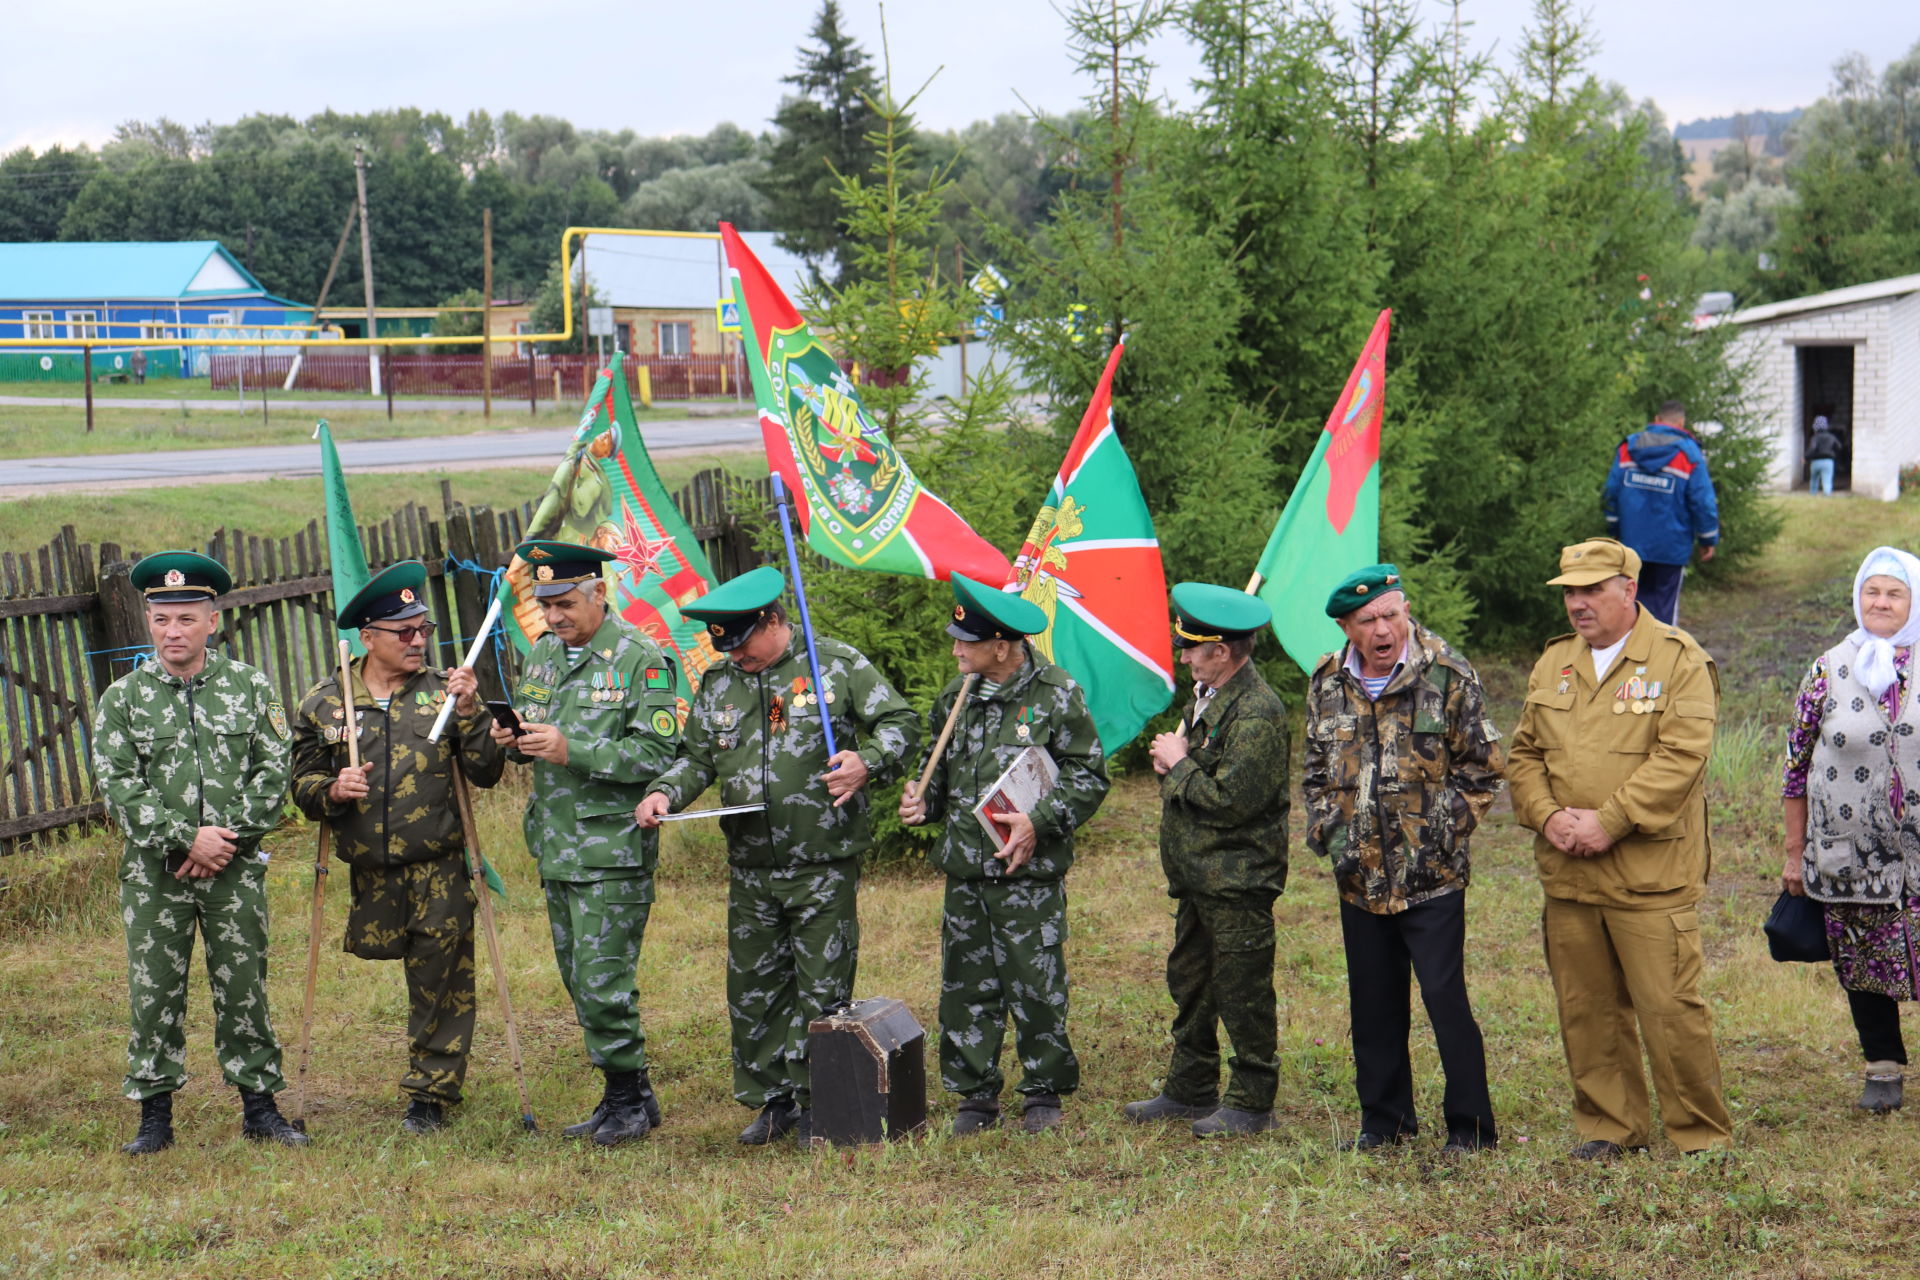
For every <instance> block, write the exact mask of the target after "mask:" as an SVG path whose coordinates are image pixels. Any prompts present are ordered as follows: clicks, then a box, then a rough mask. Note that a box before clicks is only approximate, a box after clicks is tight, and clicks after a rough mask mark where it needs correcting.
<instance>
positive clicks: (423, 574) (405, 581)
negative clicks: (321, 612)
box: [335, 560, 427, 630]
mask: <svg viewBox="0 0 1920 1280" xmlns="http://www.w3.org/2000/svg"><path fill="white" fill-rule="evenodd" d="M426 611H427V566H425V565H424V564H421V563H420V562H419V561H418V560H402V561H401V562H400V563H399V564H396V565H390V566H388V567H387V568H385V569H382V570H381V571H380V572H379V573H377V574H375V575H374V576H373V579H372V580H371V581H370V582H368V583H367V585H366V586H364V587H362V588H360V589H359V590H358V591H356V592H354V593H353V598H352V599H351V600H349V601H347V603H346V606H345V607H344V608H342V609H341V610H340V612H339V615H338V617H337V618H336V619H335V620H336V621H337V622H338V623H339V624H340V626H341V627H343V628H346V629H348V630H352V629H354V628H357V627H364V626H366V625H367V624H368V623H369V622H388V621H397V620H399V619H402V618H417V617H419V616H420V615H421V614H423V613H425V612H426Z"/></svg>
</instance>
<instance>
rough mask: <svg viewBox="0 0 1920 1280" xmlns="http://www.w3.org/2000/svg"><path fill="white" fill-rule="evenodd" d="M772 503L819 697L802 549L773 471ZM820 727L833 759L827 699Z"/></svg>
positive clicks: (782, 482)
mask: <svg viewBox="0 0 1920 1280" xmlns="http://www.w3.org/2000/svg"><path fill="white" fill-rule="evenodd" d="M773 505H774V508H775V509H776V510H777V511H778V512H779V513H780V537H781V538H782V539H784V540H785V542H786V544H787V572H788V573H789V574H790V575H791V576H792V578H793V598H794V602H795V603H796V604H798V605H799V606H800V635H801V637H802V638H803V639H804V640H806V642H807V670H808V671H809V672H811V673H812V674H813V696H814V697H816V698H820V697H822V696H823V693H824V691H825V689H826V685H825V683H824V682H823V681H822V680H821V679H820V654H819V651H818V650H817V649H816V648H815V647H814V643H813V619H812V618H811V617H809V616H808V614H807V588H806V584H804V583H802V582H801V581H800V552H799V551H798V550H797V549H796V548H795V547H794V545H793V517H792V515H791V514H790V513H789V512H788V510H787V484H786V481H785V480H782V479H781V478H780V473H779V472H778V471H775V472H774V473H773ZM820 729H821V731H822V732H823V733H825V734H826V738H827V758H828V759H829V760H831V759H832V758H833V757H834V756H836V755H839V754H840V749H839V748H838V747H837V746H835V745H834V741H833V712H832V710H831V709H830V708H829V706H828V704H827V703H826V702H825V701H822V702H821V703H820Z"/></svg>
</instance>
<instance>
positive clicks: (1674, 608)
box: [1638, 560, 1687, 627]
mask: <svg viewBox="0 0 1920 1280" xmlns="http://www.w3.org/2000/svg"><path fill="white" fill-rule="evenodd" d="M1686 576H1687V566H1685V565H1684V564H1655V563H1653V562H1652V561H1651V560H1648V561H1643V562H1642V563H1641V565H1640V594H1639V597H1638V599H1639V601H1640V603H1641V604H1643V605H1645V606H1646V608H1647V612H1648V613H1650V614H1652V615H1653V616H1654V617H1656V618H1658V619H1660V621H1662V622H1664V623H1666V624H1667V625H1668V626H1670V627H1676V626H1679V625H1680V622H1679V618H1680V581H1681V579H1683V578H1685V577H1686Z"/></svg>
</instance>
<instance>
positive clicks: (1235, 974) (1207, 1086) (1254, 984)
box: [1125, 582, 1289, 1138]
mask: <svg viewBox="0 0 1920 1280" xmlns="http://www.w3.org/2000/svg"><path fill="white" fill-rule="evenodd" d="M1172 596H1173V608H1174V618H1175V621H1174V629H1173V631H1174V639H1173V643H1174V647H1175V648H1176V649H1178V650H1179V651H1180V660H1181V662H1183V663H1184V664H1186V666H1187V667H1188V669H1190V670H1191V671H1192V672H1193V677H1194V700H1193V704H1192V705H1191V706H1190V707H1188V708H1187V711H1186V714H1185V715H1183V716H1182V717H1181V720H1180V728H1179V729H1178V731H1176V732H1171V733H1162V734H1159V735H1158V736H1156V737H1155V738H1154V740H1153V745H1152V751H1151V754H1152V760H1153V769H1154V772H1155V773H1157V774H1159V775H1160V801H1161V809H1160V867H1161V870H1163V871H1164V872H1165V873H1166V877H1167V894H1168V895H1169V896H1170V897H1172V898H1173V899H1174V901H1175V902H1176V903H1178V904H1179V905H1178V907H1177V908H1176V909H1175V912H1174V923H1173V949H1172V951H1171V952H1169V953H1168V955H1167V990H1168V992H1169V993H1170V994H1171V995H1172V996H1173V1003H1174V1009H1175V1013H1174V1019H1173V1060H1172V1062H1171V1064H1170V1065H1169V1066H1168V1067H1167V1079H1166V1084H1165V1085H1164V1086H1163V1087H1162V1089H1161V1091H1160V1094H1159V1096H1158V1097H1154V1098H1149V1099H1147V1100H1145V1101H1143V1102H1130V1103H1128V1104H1127V1105H1126V1107H1125V1114H1126V1117H1127V1119H1129V1120H1132V1121H1134V1122H1136V1123H1146V1122H1148V1121H1155V1120H1190V1121H1191V1122H1192V1128H1193V1133H1194V1135H1195V1136H1196V1137H1201V1138H1214V1137H1225V1136H1233V1135H1239V1134H1250V1133H1260V1132H1262V1131H1264V1130H1267V1129H1271V1128H1273V1125H1274V1120H1273V1096H1274V1092H1275V1090H1276V1088H1277V1087H1278V1084H1279V1080H1280V1061H1279V1030H1278V1016H1277V1013H1276V1009H1275V1002H1274V994H1273V900H1274V899H1275V898H1276V897H1278V896H1279V894H1280V891H1281V890H1282V889H1284V888H1285V887H1286V883H1287V810H1288V807H1289V802H1288V799H1287V707H1286V704H1285V703H1284V702H1282V701H1280V698H1279V695H1277V694H1275V693H1274V691H1273V690H1272V689H1270V688H1269V687H1268V686H1267V682H1266V681H1265V680H1263V679H1261V678H1260V672H1259V671H1258V669H1256V668H1255V667H1254V665H1253V661H1252V657H1253V646H1254V643H1255V642H1256V641H1257V640H1258V639H1259V636H1260V632H1261V631H1262V630H1264V629H1265V628H1266V626H1267V623H1268V622H1269V621H1270V620H1271V619H1272V611H1271V610H1269V609H1268V608H1267V606H1266V604H1264V603H1263V602H1262V601H1260V600H1259V599H1257V598H1255V597H1253V596H1250V595H1247V594H1246V593H1245V592H1242V591H1232V590H1229V589H1228V588H1226V587H1216V586H1213V585H1211V584H1208V583H1204V582H1182V583H1180V584H1179V585H1178V586H1176V587H1174V589H1173V592H1172ZM1221 1025H1224V1026H1225V1027H1226V1029H1227V1038H1228V1040H1229V1041H1230V1042H1231V1043H1232V1045H1233V1054H1234V1056H1233V1057H1231V1058H1229V1059H1228V1060H1227V1069H1228V1081H1227V1091H1226V1094H1225V1096H1224V1097H1222V1096H1221V1093H1220V1035H1219V1027H1220V1026H1221Z"/></svg>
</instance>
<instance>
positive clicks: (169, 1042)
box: [93, 551, 307, 1155]
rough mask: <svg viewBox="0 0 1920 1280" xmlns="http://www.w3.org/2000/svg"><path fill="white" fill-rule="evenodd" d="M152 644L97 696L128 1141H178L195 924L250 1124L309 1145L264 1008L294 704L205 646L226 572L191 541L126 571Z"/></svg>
mask: <svg viewBox="0 0 1920 1280" xmlns="http://www.w3.org/2000/svg"><path fill="white" fill-rule="evenodd" d="M131 577H132V581H133V585H134V587H135V588H136V589H137V590H139V591H141V592H142V593H143V594H144V595H145V596H146V615H147V629H148V632H149V634H150V635H151V636H152V638H153V647H154V653H153V656H152V657H150V658H146V659H144V660H142V661H141V662H140V664H139V665H138V666H136V667H135V668H134V669H133V670H132V671H131V672H129V673H128V674H127V675H125V676H122V677H121V678H120V679H118V680H116V681H114V683H113V684H112V685H110V686H109V687H108V688H107V690H106V692H105V693H103V694H101V695H100V703H99V705H98V706H97V707H96V708H95V709H94V721H93V772H94V778H95V781H96V782H97V783H98V784H99V787H100V794H101V796H102V797H103V798H104V799H105V801H106V804H107V810H108V812H109V813H110V814H111V815H112V816H113V820H114V822H115V824H116V825H118V826H119V828H120V833H121V835H122V836H123V837H125V839H126V845H125V848H124V850H123V851H122V853H121V857H120V918H121V921H122V922H123V923H124V924H125V926H126V931H127V994H128V997H129V1003H130V1004H131V1006H132V1023H133V1026H132V1033H131V1035H129V1037H128V1039H127V1078H126V1095H127V1097H129V1098H132V1099H134V1100H135V1101H137V1102H139V1104H140V1131H139V1133H138V1134H137V1135H136V1136H135V1138H134V1140H133V1141H132V1142H130V1143H128V1144H127V1145H126V1146H125V1147H123V1148H121V1149H122V1150H123V1151H126V1152H127V1153H128V1154H130V1155H148V1154H151V1153H152V1152H155V1151H160V1150H163V1149H164V1148H166V1147H168V1146H170V1145H172V1143H173V1094H174V1091H175V1090H176V1089H179V1088H180V1087H181V1086H182V1085H183V1084H185V1083H186V1078H187V1040H186V1013H187V969H188V964H189V962H190V961H191V960H192V958H193V937H194V930H195V929H196V928H198V930H199V931H200V935H201V937H202V939H203V940H204V942H205V945H206V948H207V979H208V982H209V985H210V986H211V987H212V989H213V1040H214V1046H215V1048H216V1050H217V1051H218V1053H219V1056H220V1069H221V1073H222V1074H223V1075H224V1076H225V1077H226V1080H227V1083H228V1084H231V1085H233V1086H234V1087H235V1088H237V1089H238V1090H239V1091H240V1099H241V1105H242V1117H243V1118H242V1121H241V1132H242V1133H244V1134H245V1135H246V1136H247V1137H249V1138H253V1139H264V1140H268V1141H273V1142H279V1143H282V1144H284V1145H287V1146H296V1147H297V1146H303V1145H305V1143H306V1141H307V1138H306V1135H305V1134H303V1133H300V1132H298V1131H297V1130H295V1129H294V1128H293V1126H292V1125H290V1124H288V1123H287V1121H286V1119H285V1118H284V1117H282V1116H281V1114H280V1111H279V1108H277V1107H276V1106H275V1105H274V1102H273V1095H274V1094H275V1093H277V1092H279V1091H280V1090H281V1089H284V1088H286V1082H285V1081H284V1080H282V1079H281V1077H280V1042H279V1041H278V1040H277V1039H275V1038H274V1034H273V1024H272V1022H271V1021H270V1020H269V1019H268V1017H267V894H266V875H267V862H266V855H265V854H262V853H261V852H260V840H261V837H262V836H264V835H266V833H267V832H269V831H271V830H273V828H274V827H275V826H277V825H279V822H280V813H281V809H282V808H283V806H284V804H285V801H286V790H287V738H288V736H289V735H288V731H287V713H286V710H285V708H284V707H282V706H281V704H280V696H279V694H278V693H276V692H275V691H274V688H273V686H272V684H270V683H269V682H268V680H267V678H266V676H264V675H262V674H261V673H260V672H258V671H256V670H254V669H253V668H252V667H248V666H244V665H242V664H241V663H238V662H235V661H233V660H232V659H230V658H228V657H226V656H225V655H223V654H220V653H216V652H214V651H212V650H210V649H209V648H208V647H207V642H208V641H209V640H211V639H212V638H213V636H214V634H215V632H217V631H218V630H219V627H220V613H219V610H218V609H216V608H215V607H214V605H215V602H216V600H217V598H218V597H219V596H221V595H224V594H226V592H227V591H228V590H229V589H230V588H231V587H232V585H233V580H232V579H231V578H230V577H229V576H228V574H227V571H226V569H225V567H223V566H222V565H221V564H220V563H219V562H218V561H216V560H212V559H209V558H208V557H206V556H203V555H197V554H195V553H193V552H190V551H168V552H161V553H160V554H158V555H152V556H148V557H147V558H146V559H144V560H142V561H140V563H139V564H137V565H135V566H134V567H133V572H132V575H131Z"/></svg>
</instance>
